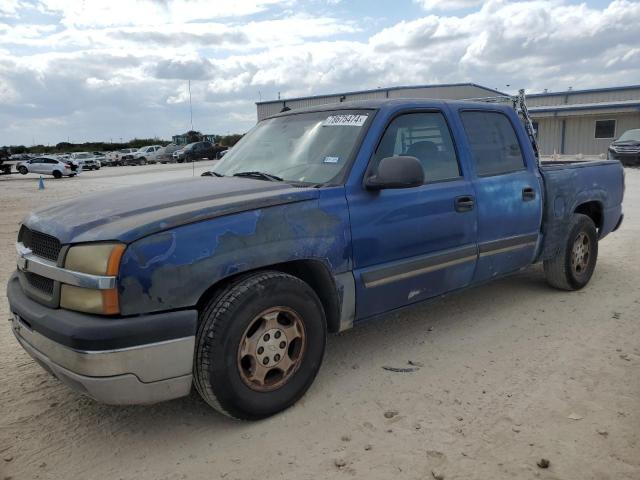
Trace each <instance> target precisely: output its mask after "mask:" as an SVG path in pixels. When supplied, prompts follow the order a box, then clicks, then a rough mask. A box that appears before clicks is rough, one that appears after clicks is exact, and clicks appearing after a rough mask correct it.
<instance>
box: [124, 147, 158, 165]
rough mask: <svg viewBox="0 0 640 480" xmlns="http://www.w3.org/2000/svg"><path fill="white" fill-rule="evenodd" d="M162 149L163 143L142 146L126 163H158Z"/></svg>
mask: <svg viewBox="0 0 640 480" xmlns="http://www.w3.org/2000/svg"><path fill="white" fill-rule="evenodd" d="M161 149H162V145H147V146H146V147H140V148H139V149H138V150H137V151H136V152H135V153H134V154H133V157H132V158H130V159H128V160H126V161H125V162H124V163H125V165H146V164H147V163H156V162H157V158H158V153H159V152H160V150H161Z"/></svg>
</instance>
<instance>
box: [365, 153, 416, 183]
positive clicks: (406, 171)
mask: <svg viewBox="0 0 640 480" xmlns="http://www.w3.org/2000/svg"><path fill="white" fill-rule="evenodd" d="M422 184H424V170H423V169H422V165H421V164H420V161H419V160H418V159H417V158H416V157H386V158H383V159H382V160H380V163H379V164H378V168H377V169H375V170H374V172H373V174H372V175H369V177H367V179H366V180H365V182H364V186H365V187H366V188H367V189H369V190H382V189H385V188H412V187H419V186H420V185H422Z"/></svg>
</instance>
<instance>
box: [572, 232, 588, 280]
mask: <svg viewBox="0 0 640 480" xmlns="http://www.w3.org/2000/svg"><path fill="white" fill-rule="evenodd" d="M590 256H591V241H590V240H589V236H588V235H587V234H586V233H585V232H580V234H579V235H578V237H577V238H576V240H575V242H573V249H572V251H571V268H572V269H573V271H574V273H575V274H576V275H584V274H585V272H586V271H587V268H588V266H589V258H590Z"/></svg>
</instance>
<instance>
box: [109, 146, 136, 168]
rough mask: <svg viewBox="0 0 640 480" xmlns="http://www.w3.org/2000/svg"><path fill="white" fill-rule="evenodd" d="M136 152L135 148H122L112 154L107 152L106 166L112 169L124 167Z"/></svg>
mask: <svg viewBox="0 0 640 480" xmlns="http://www.w3.org/2000/svg"><path fill="white" fill-rule="evenodd" d="M137 151H138V150H137V149H136V148H122V149H120V150H116V151H114V152H108V153H107V157H106V160H107V164H108V165H110V166H112V167H115V166H118V165H124V163H125V161H126V160H129V159H130V158H133V154H134V153H136V152H137Z"/></svg>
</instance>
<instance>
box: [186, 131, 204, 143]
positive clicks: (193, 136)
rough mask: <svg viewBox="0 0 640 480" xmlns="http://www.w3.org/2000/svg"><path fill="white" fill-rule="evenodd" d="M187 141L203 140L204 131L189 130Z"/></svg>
mask: <svg viewBox="0 0 640 480" xmlns="http://www.w3.org/2000/svg"><path fill="white" fill-rule="evenodd" d="M186 136H187V143H193V142H199V141H200V140H202V133H200V132H196V131H195V130H189V131H188V132H187V133H186Z"/></svg>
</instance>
